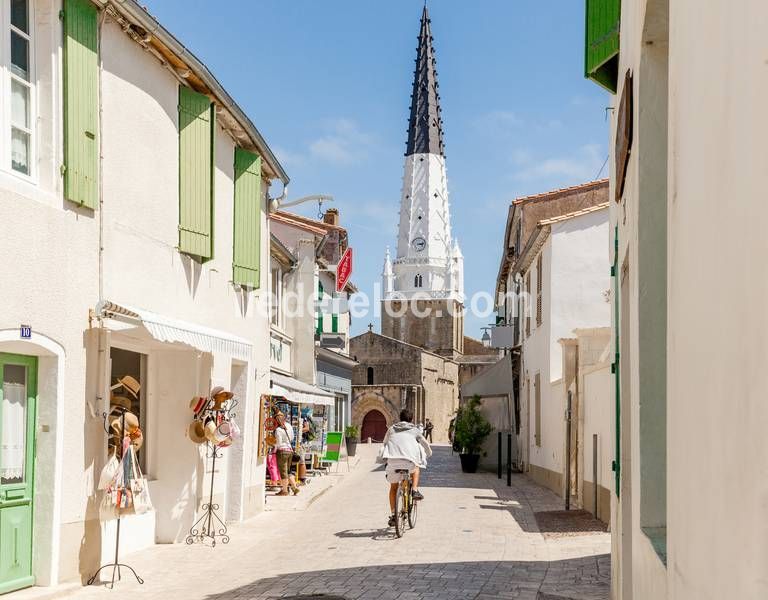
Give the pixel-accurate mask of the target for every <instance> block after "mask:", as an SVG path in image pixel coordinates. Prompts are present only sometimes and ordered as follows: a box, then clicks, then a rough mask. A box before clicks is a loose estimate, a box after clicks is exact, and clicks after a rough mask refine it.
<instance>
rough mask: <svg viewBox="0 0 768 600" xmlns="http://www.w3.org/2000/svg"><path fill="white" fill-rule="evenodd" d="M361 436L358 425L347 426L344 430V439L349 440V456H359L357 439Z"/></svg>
mask: <svg viewBox="0 0 768 600" xmlns="http://www.w3.org/2000/svg"><path fill="white" fill-rule="evenodd" d="M359 436H360V430H359V429H358V428H357V426H356V425H347V426H346V427H345V428H344V437H345V438H347V456H354V455H355V454H357V441H358V440H357V438H358V437H359Z"/></svg>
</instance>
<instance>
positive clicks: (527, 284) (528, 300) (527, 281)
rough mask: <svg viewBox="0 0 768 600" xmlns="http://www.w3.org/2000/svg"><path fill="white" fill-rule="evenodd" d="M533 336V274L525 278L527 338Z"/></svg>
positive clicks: (529, 273)
mask: <svg viewBox="0 0 768 600" xmlns="http://www.w3.org/2000/svg"><path fill="white" fill-rule="evenodd" d="M530 335H531V272H530V271H528V274H527V275H526V276H525V337H530Z"/></svg>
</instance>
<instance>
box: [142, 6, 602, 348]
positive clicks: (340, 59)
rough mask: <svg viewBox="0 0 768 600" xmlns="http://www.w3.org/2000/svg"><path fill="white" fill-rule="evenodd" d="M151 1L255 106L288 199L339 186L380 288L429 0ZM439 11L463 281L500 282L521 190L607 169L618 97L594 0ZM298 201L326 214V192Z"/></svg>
mask: <svg viewBox="0 0 768 600" xmlns="http://www.w3.org/2000/svg"><path fill="white" fill-rule="evenodd" d="M145 2H146V4H147V7H148V9H149V10H150V12H152V14H153V15H155V16H156V17H157V18H158V19H159V20H160V21H161V22H162V23H163V24H164V25H165V26H166V28H168V29H169V30H170V31H172V32H173V33H174V34H175V35H176V36H177V37H178V38H179V39H180V40H181V41H182V42H183V43H184V44H185V45H186V46H187V47H188V48H190V49H191V50H192V51H193V52H194V53H195V54H196V55H197V56H198V57H199V58H200V59H202V60H203V61H204V62H205V63H206V64H207V65H208V67H209V68H210V69H211V71H212V72H213V73H214V74H215V75H216V77H217V78H218V79H219V81H220V82H221V83H222V84H223V85H224V86H225V87H226V88H227V90H228V91H229V92H230V94H231V95H232V96H233V97H234V98H235V100H236V101H237V102H238V103H239V104H240V105H241V106H242V107H243V109H244V110H245V111H246V112H247V113H248V114H249V116H250V117H251V118H252V120H253V122H254V123H255V124H256V126H257V127H258V128H259V130H260V131H261V132H262V134H263V135H264V136H265V137H266V139H267V142H268V143H269V144H270V146H271V147H272V148H273V150H274V151H275V152H276V153H277V155H278V156H279V157H280V159H281V161H282V163H283V166H284V167H285V169H286V170H287V172H288V174H289V175H290V177H291V185H290V197H291V198H298V197H301V196H305V195H308V194H316V193H326V194H331V195H333V196H334V197H335V199H336V202H335V206H336V207H337V208H338V209H339V210H340V213H341V222H342V225H344V226H346V227H347V228H348V230H349V235H350V242H351V245H352V246H353V247H354V251H355V253H356V254H355V271H354V273H353V280H354V282H355V283H356V284H357V286H358V287H359V288H360V290H361V291H366V292H369V293H370V292H372V290H373V283H374V282H375V281H379V279H380V273H381V266H382V261H383V256H384V250H385V248H386V246H387V245H389V246H391V247H393V248H394V246H395V238H396V232H397V213H398V208H399V202H400V189H401V185H402V175H403V153H404V151H405V141H406V129H407V120H408V108H409V97H410V92H411V83H412V71H413V67H414V59H415V57H416V41H417V35H418V31H419V18H420V16H421V9H422V2H420V1H419V0H386V1H384V0H378V1H374V0H325V1H319V0H290V1H288V0H220V1H217V2H213V1H211V0H145ZM429 8H430V13H431V17H432V29H433V35H434V37H435V49H436V53H437V61H438V63H437V66H438V76H439V80H440V91H441V101H442V109H443V118H444V120H445V140H446V156H447V165H448V180H449V192H450V199H451V210H452V220H453V230H454V236H456V237H458V239H459V241H460V243H461V245H462V250H463V252H464V257H465V259H464V260H465V270H466V275H465V279H466V281H465V285H466V292H467V295H471V294H472V293H473V292H476V291H480V290H486V291H489V292H492V290H493V288H494V285H495V281H496V273H497V270H498V265H499V258H500V255H501V238H502V235H503V230H504V223H505V219H506V213H507V207H508V205H509V202H510V201H511V200H513V199H514V198H515V197H518V196H521V195H526V194H532V193H538V192H543V191H547V190H550V189H554V188H558V187H564V186H568V185H574V184H578V183H581V182H583V181H589V180H591V179H594V178H595V176H596V175H597V174H598V172H599V171H600V168H601V167H602V165H603V162H604V161H605V158H606V156H607V152H608V150H607V137H608V129H607V123H606V120H605V107H606V106H607V105H608V99H607V94H606V93H605V92H603V91H602V90H601V89H600V88H599V87H598V86H596V85H595V84H593V83H590V82H588V81H587V80H585V79H584V78H583V75H582V72H583V45H584V25H583V21H584V2H583V0H536V1H534V0H473V1H471V2H469V1H467V0H431V1H430V3H429ZM606 169H607V167H606ZM605 173H606V170H604V171H603V174H605ZM277 192H279V186H276V187H275V188H274V189H273V193H277ZM291 210H296V211H298V212H301V213H302V214H306V215H308V216H313V217H315V216H317V205H316V204H307V205H305V206H303V207H297V208H296V209H291ZM371 320H373V319H371ZM368 321H369V319H358V320H357V322H355V323H354V325H353V331H354V332H355V333H357V332H360V331H363V330H364V329H365V327H366V325H367V324H368ZM373 321H374V323H376V321H375V320H373ZM484 324H485V322H484V320H480V319H478V318H475V317H473V316H471V315H469V314H468V315H467V319H466V332H467V334H468V335H473V336H476V337H479V335H480V330H479V328H480V326H482V325H484ZM377 330H378V325H377Z"/></svg>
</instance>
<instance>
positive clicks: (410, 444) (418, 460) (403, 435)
mask: <svg viewBox="0 0 768 600" xmlns="http://www.w3.org/2000/svg"><path fill="white" fill-rule="evenodd" d="M430 456H432V448H430V446H429V442H427V440H426V438H425V437H424V436H423V435H421V432H420V431H419V428H418V427H416V425H414V424H413V423H407V422H405V421H401V422H400V423H395V424H394V425H392V427H390V428H389V430H388V431H387V435H386V436H384V447H383V448H382V449H381V452H380V454H379V462H387V461H388V460H394V459H401V460H410V461H411V462H412V463H414V464H415V465H417V466H419V467H426V466H427V459H428V458H429V457H430Z"/></svg>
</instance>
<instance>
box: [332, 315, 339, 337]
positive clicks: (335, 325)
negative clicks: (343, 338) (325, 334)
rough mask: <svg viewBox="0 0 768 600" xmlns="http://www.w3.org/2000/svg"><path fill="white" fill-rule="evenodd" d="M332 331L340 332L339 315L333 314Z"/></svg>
mask: <svg viewBox="0 0 768 600" xmlns="http://www.w3.org/2000/svg"><path fill="white" fill-rule="evenodd" d="M331 331H332V332H333V333H339V315H336V314H333V315H331Z"/></svg>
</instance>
